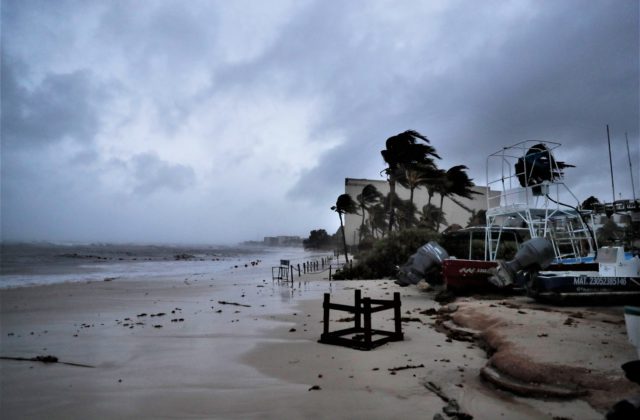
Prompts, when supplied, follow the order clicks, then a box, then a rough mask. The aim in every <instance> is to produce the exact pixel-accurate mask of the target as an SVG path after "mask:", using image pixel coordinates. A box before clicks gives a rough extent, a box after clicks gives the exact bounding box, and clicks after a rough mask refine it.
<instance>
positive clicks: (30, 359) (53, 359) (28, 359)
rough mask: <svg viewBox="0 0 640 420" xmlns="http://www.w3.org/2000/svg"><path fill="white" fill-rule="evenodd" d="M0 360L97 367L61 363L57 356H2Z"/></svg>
mask: <svg viewBox="0 0 640 420" xmlns="http://www.w3.org/2000/svg"><path fill="white" fill-rule="evenodd" d="M0 359H2V360H17V361H20V362H41V363H45V364H49V363H60V364H63V365H69V366H77V367H86V368H94V367H95V366H91V365H84V364H82V363H72V362H61V361H59V360H58V358H57V357H56V356H51V355H48V356H36V357H7V356H0Z"/></svg>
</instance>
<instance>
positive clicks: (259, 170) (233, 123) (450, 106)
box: [1, 0, 640, 243]
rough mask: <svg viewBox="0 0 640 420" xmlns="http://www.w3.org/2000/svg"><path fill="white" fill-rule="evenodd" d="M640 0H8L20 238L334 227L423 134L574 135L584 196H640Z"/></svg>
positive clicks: (568, 138)
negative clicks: (350, 195) (357, 181)
mask: <svg viewBox="0 0 640 420" xmlns="http://www.w3.org/2000/svg"><path fill="white" fill-rule="evenodd" d="M638 4H639V2H638V1H637V0H611V1H601V0H588V1H587V0H575V1H570V0H546V1H545V0H531V1H525V0H522V1H492V0H483V1H475V0H457V1H456V0H443V1H435V0H422V1H402V2H397V1H373V0H366V1H365V0H362V1H344V2H343V1H320V0H318V1H300V0H291V1H275V0H269V1H257V0H255V1H237V0H234V1H194V0H190V1H175V2H174V1H151V0H147V1H142V2H140V1H31V0H28V1H23V0H16V1H4V0H3V1H2V74H1V76H2V91H1V97H2V167H1V170H2V173H1V175H2V195H1V211H2V213H1V217H2V238H3V239H4V240H54V241H110V242H187V243H194V242H205V243H233V242H236V241H242V240H255V239H260V240H261V239H262V237H263V236H268V235H281V234H282V235H287V234H292V235H300V236H308V234H309V231H310V230H311V229H315V228H324V229H327V230H328V231H329V232H330V233H333V232H334V231H335V230H336V228H337V226H338V220H337V217H336V215H335V213H333V212H332V211H330V209H329V208H330V207H331V206H332V205H333V204H334V203H335V199H336V197H337V196H338V195H339V194H341V193H343V192H344V178H345V177H352V178H373V179H382V178H381V176H380V171H381V170H382V169H383V168H384V162H383V161H382V158H381V156H380V150H381V149H383V148H384V142H385V140H386V139H387V137H389V136H391V135H394V134H397V133H398V132H401V131H404V130H407V129H415V130H417V131H419V132H421V133H423V134H424V135H426V136H427V137H429V139H431V142H432V144H433V146H434V147H435V148H436V149H437V151H438V152H439V154H440V155H441V156H442V157H443V159H442V161H440V162H439V164H440V166H441V167H443V168H445V169H446V168H448V167H450V166H453V165H456V164H464V165H467V166H468V167H469V168H470V174H471V176H472V177H473V178H474V180H475V182H476V183H477V184H484V183H485V182H486V179H485V178H486V176H485V161H486V156H487V155H488V154H489V153H492V152H494V151H496V150H499V149H500V148H501V147H502V146H506V145H510V144H513V143H516V142H518V141H521V140H526V139H545V140H551V141H557V142H560V143H562V144H563V146H562V147H561V148H560V149H559V151H558V152H557V154H556V157H557V158H558V159H559V160H564V161H567V162H569V163H573V164H575V165H576V166H577V167H576V168H575V169H568V170H567V172H566V182H567V183H568V184H569V185H570V186H571V187H572V189H573V190H574V193H575V194H576V195H577V196H578V198H579V199H580V200H584V199H585V198H587V197H588V196H589V195H595V196H597V197H598V198H600V199H601V200H606V201H610V200H611V181H610V176H609V161H608V155H607V137H606V124H609V125H610V128H611V134H612V143H613V160H614V175H615V182H616V192H617V193H621V194H622V196H623V197H625V198H629V197H631V194H632V191H631V181H630V173H629V165H628V158H627V152H626V145H625V135H624V133H625V132H627V133H628V138H629V146H630V149H631V155H632V158H633V161H634V172H635V188H636V194H638V195H640V194H639V193H640V180H639V179H638V168H639V167H640V158H639V156H640V147H639V143H640V141H639V134H638V131H639V129H638V124H639V123H638V115H639V106H638V97H639V74H640V72H639V41H638V40H639V31H638V27H639V25H638V20H639V10H638Z"/></svg>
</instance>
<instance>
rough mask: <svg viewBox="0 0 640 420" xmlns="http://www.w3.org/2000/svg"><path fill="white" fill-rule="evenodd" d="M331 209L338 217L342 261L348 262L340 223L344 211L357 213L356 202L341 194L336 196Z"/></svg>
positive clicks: (347, 195) (344, 238)
mask: <svg viewBox="0 0 640 420" xmlns="http://www.w3.org/2000/svg"><path fill="white" fill-rule="evenodd" d="M331 210H333V211H335V212H336V213H338V217H339V218H340V229H341V230H342V244H343V245H344V262H345V264H346V263H347V262H348V258H347V256H348V253H347V252H348V251H347V237H346V236H345V233H344V223H342V215H343V214H345V213H352V214H353V213H356V214H357V213H358V212H357V205H356V202H355V201H353V199H352V198H351V196H350V195H349V194H341V195H339V196H338V199H337V200H336V205H335V206H332V207H331Z"/></svg>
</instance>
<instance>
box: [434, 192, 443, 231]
mask: <svg viewBox="0 0 640 420" xmlns="http://www.w3.org/2000/svg"><path fill="white" fill-rule="evenodd" d="M443 203H444V194H442V193H441V194H440V214H439V216H438V229H436V232H440V219H442V214H443V213H442V204H443Z"/></svg>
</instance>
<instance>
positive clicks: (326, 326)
mask: <svg viewBox="0 0 640 420" xmlns="http://www.w3.org/2000/svg"><path fill="white" fill-rule="evenodd" d="M330 296H331V295H330V294H329V293H325V294H324V301H323V302H322V308H323V310H324V313H323V316H322V323H323V324H324V325H323V327H322V330H323V331H324V334H329V304H330V299H331V297H330Z"/></svg>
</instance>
